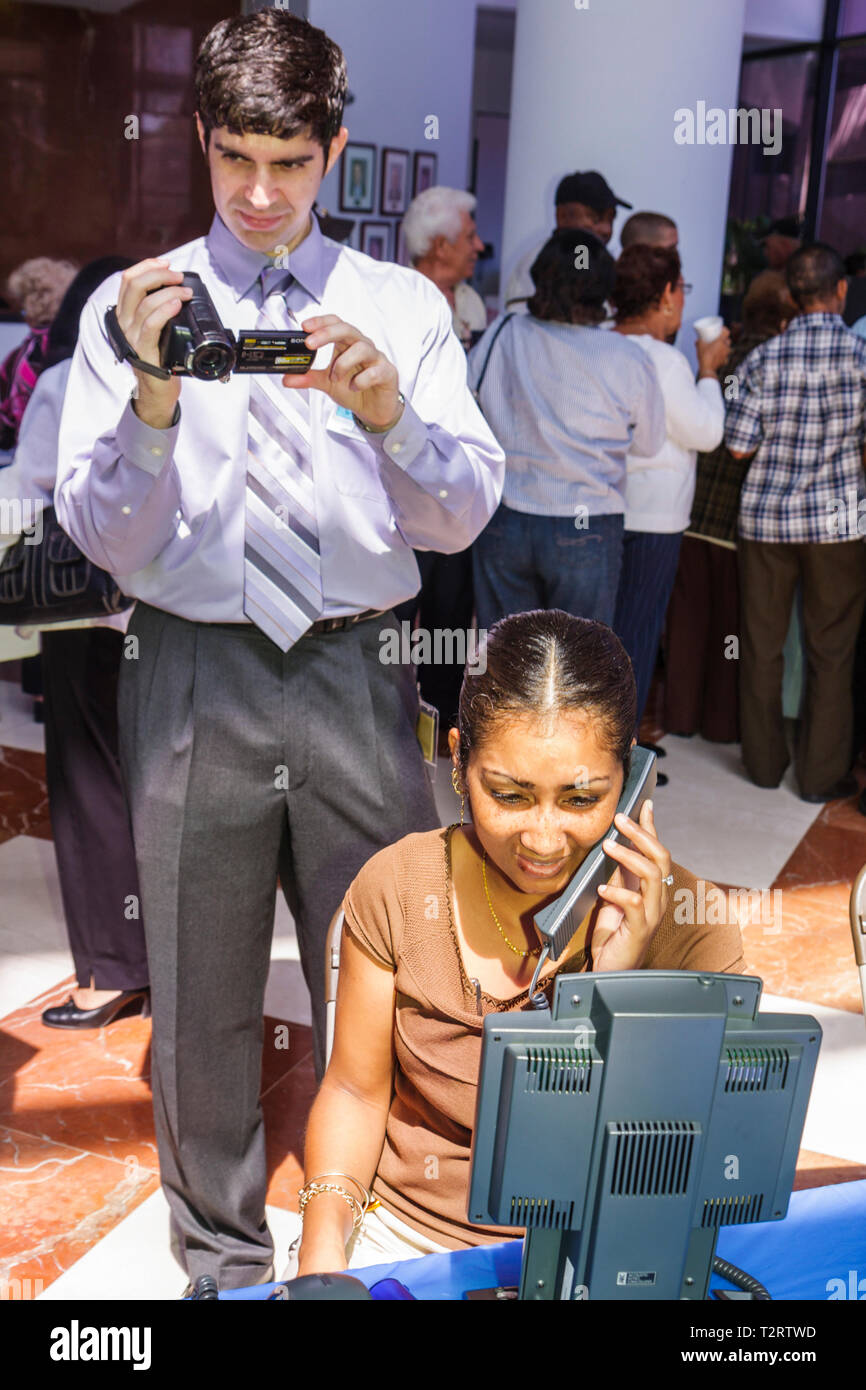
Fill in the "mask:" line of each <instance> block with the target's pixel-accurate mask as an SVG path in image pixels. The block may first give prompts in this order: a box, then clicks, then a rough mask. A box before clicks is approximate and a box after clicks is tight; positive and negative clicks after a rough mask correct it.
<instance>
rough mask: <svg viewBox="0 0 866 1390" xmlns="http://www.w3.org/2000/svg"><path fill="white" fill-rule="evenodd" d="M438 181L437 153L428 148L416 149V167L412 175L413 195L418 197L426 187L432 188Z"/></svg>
mask: <svg viewBox="0 0 866 1390" xmlns="http://www.w3.org/2000/svg"><path fill="white" fill-rule="evenodd" d="M435 182H436V155H435V154H430V153H429V152H428V151H427V150H416V151H415V168H414V171H413V177H412V197H413V198H417V197H418V194H419V193H423V192H424V190H425V188H432V187H433V185H434V183H435Z"/></svg>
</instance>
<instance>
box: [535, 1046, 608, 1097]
mask: <svg viewBox="0 0 866 1390" xmlns="http://www.w3.org/2000/svg"><path fill="white" fill-rule="evenodd" d="M591 1078H592V1055H591V1053H590V1051H589V1049H588V1048H586V1047H527V1049H526V1085H525V1087H524V1089H525V1090H526V1091H531V1092H533V1093H537V1094H541V1093H545V1094H551V1093H553V1094H556V1095H561V1096H573V1095H578V1094H585V1093H586V1092H587V1091H588V1090H589V1086H590V1080H591Z"/></svg>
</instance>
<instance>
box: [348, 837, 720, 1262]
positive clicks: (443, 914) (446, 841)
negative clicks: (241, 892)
mask: <svg viewBox="0 0 866 1390" xmlns="http://www.w3.org/2000/svg"><path fill="white" fill-rule="evenodd" d="M454 829H455V827H454V826H451V827H449V828H448V829H447V830H429V831H427V832H425V833H424V834H420V835H407V836H406V837H405V838H404V839H402V840H399V841H398V842H397V844H395V845H390V846H389V847H388V848H387V849H383V850H381V851H380V852H379V853H378V854H376V855H374V856H373V858H372V859H370V860H369V861H368V863H367V864H365V865H364V868H363V869H362V870H361V872H360V873H359V874H358V876H357V878H356V879H355V880H354V882H353V883H352V886H351V887H350V889H349V891H348V893H347V894H346V897H345V900H344V903H343V910H344V912H345V927H344V930H346V931H347V932H348V933H349V935H350V936H351V937H352V938H353V939H354V940H355V941H356V942H357V943H358V944H359V945H360V946H362V947H363V948H364V950H366V951H367V952H369V954H370V955H371V956H373V958H374V959H375V960H377V961H379V963H380V964H382V965H384V966H387V967H388V969H390V970H393V971H394V972H395V973H396V980H395V988H396V1009H395V1023H394V1045H395V1053H396V1064H395V1069H394V1091H393V1095H392V1098H391V1108H390V1110H389V1112H388V1120H387V1124H386V1129H385V1142H384V1145H383V1148H382V1155H381V1158H380V1159H379V1165H378V1168H377V1171H376V1176H375V1178H374V1181H373V1192H374V1194H375V1195H376V1197H377V1198H378V1199H379V1201H380V1202H381V1204H382V1206H383V1207H386V1208H387V1209H388V1210H389V1211H391V1212H393V1213H394V1215H396V1216H398V1217H399V1218H400V1219H401V1220H403V1221H405V1222H406V1223H407V1224H408V1225H409V1226H412V1227H413V1228H414V1229H416V1230H418V1231H422V1232H424V1234H425V1235H428V1236H429V1237H430V1238H431V1239H432V1240H434V1241H437V1242H439V1244H441V1245H445V1246H448V1247H449V1248H451V1249H462V1248H463V1247H465V1246H472V1245H484V1244H489V1243H493V1242H495V1241H499V1240H508V1239H511V1238H513V1237H514V1236H516V1235H518V1234H520V1232H517V1231H515V1230H514V1229H513V1228H510V1227H509V1228H504V1227H503V1228H497V1227H492V1226H472V1225H470V1224H469V1222H468V1221H467V1219H466V1204H467V1199H468V1195H469V1156H470V1149H471V1145H472V1125H473V1122H474V1118H475V1096H476V1090H477V1080H478V1071H479V1067H480V1065H481V1035H482V1023H483V1019H484V1015H485V1014H488V1013H491V1012H494V1011H495V1012H500V1013H505V1012H512V1011H514V1010H516V1009H522V1008H525V1007H526V1004H527V1000H528V990H524V991H523V993H522V994H518V995H515V996H514V997H513V998H511V999H505V1000H503V999H494V998H492V997H490V996H488V995H485V994H482V995H481V998H480V1001H477V1000H476V995H475V987H474V986H473V985H472V984H471V983H470V981H469V980H468V978H467V976H466V971H465V969H464V967H463V961H462V958H461V955H460V948H459V944H458V939H457V936H456V933H455V930H454V922H453V914H452V904H451V862H450V861H451V855H450V840H451V834H452V832H453V830H454ZM672 872H673V875H674V883H673V887H672V889H671V891H670V894H669V903H668V908H667V911H666V913H665V916H664V918H663V919H662V922H661V925H660V926H659V929H658V931H657V932H656V935H655V937H654V938H653V941H652V944H651V946H650V948H649V951H648V953H647V958H646V960H645V963H644V967H643V968H644V969H647V970H707V971H729V972H733V973H735V974H737V973H738V974H742V973H743V972H744V971H745V962H744V960H743V948H742V941H741V939H740V932H739V927H738V926H737V925H736V924H735V923H731V924H727V925H723V926H707V925H704V924H701V925H698V924H696V925H678V924H677V923H675V921H674V902H675V900H676V901H677V902H678V903H682V902H683V901H684V899H683V897H682V894H681V893H680V895H679V897H677V896H676V895H677V890H682V889H684V888H685V889H689V890H690V891H691V892H692V893H693V894H695V897H693V898H692V902H695V901H696V900H697V886H696V880H695V878H694V877H693V875H692V874H690V873H688V872H687V871H686V870H685V869H682V868H680V867H679V866H678V865H676V864H675V865H674V866H673V869H672ZM709 888H710V885H708V886H707V889H706V891H707V893H709ZM677 915H678V916H679V917H682V916H684V915H688V914H685V913H683V912H682V911H679V912H678V914H677ZM693 915H694V914H693ZM587 924H588V918H587V920H586V921H585V922H583V923H582V924H581V927H580V929H579V931H578V932H577V933H576V934H575V936H574V938H573V939H572V941H571V942H570V943H569V945H568V946H567V947H566V950H565V951H564V953H563V955H562V956H561V957H560V958H559V960H558V961H557V962H556V963H555V965H554V966H552V967H551V966H548V973H547V974H543V975H542V976H541V983H542V984H544V982H545V980H547V982H548V983H547V985H546V992H547V994H548V998H550V997H551V991H552V983H551V982H552V980H553V977H554V975H556V974H560V973H563V972H575V971H579V970H583V969H584V968H585V966H586V952H585V948H584V938H585V935H586V928H587ZM479 1002H480V1009H481V1012H480V1013H479V1012H478V1008H479Z"/></svg>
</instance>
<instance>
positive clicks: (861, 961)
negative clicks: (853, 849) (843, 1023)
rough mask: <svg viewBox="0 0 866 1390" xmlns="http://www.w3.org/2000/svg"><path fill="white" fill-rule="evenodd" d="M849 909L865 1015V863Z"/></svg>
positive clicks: (852, 891) (856, 881) (855, 884)
mask: <svg viewBox="0 0 866 1390" xmlns="http://www.w3.org/2000/svg"><path fill="white" fill-rule="evenodd" d="M849 911H850V915H851V935H852V937H853V938H854V957H855V959H856V961H857V969H858V971H859V972H860V992H861V994H862V995H863V1014H864V1017H866V864H864V865H863V868H862V869H861V870H860V872H859V874H858V875H857V877H856V878H855V880H854V886H853V887H852V889H851V900H850V906H849Z"/></svg>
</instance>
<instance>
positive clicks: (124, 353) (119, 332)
mask: <svg viewBox="0 0 866 1390" xmlns="http://www.w3.org/2000/svg"><path fill="white" fill-rule="evenodd" d="M116 309H117V305H116V304H112V306H111V308H110V309H106V311H105V331H106V333H107V334H108V341H109V342H110V343H111V346H112V348H113V350H114V355H115V357H116V358H117V360H118V362H128V363H129V365H130V366H131V367H134V368H135V370H136V371H137V372H147V375H148V376H156V377H159V379H160V381H168V380H170V378H171V372H169V371H167V370H166V368H165V367H155V366H154V365H153V363H152V362H144V361H142V359H141V358H140V357H139V356H138V355H137V354H136V353H135V351H134V350H133V348H132V346H131V344H130V343H129V342H128V341H127V338H126V335H125V334H124V332H123V329H122V328H121V326H120V324H119V323H118V322H117V313H116Z"/></svg>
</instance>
